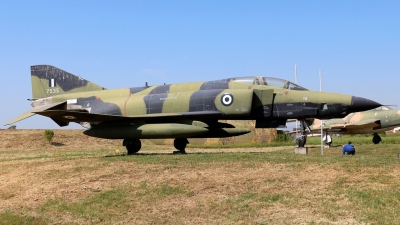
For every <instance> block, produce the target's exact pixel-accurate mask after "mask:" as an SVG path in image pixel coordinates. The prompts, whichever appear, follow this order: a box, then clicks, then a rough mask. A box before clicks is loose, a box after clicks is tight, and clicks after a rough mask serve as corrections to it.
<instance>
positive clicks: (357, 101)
mask: <svg viewBox="0 0 400 225" xmlns="http://www.w3.org/2000/svg"><path fill="white" fill-rule="evenodd" d="M379 106H382V105H381V104H380V103H377V102H375V101H372V100H369V99H366V98H361V97H356V96H353V97H352V98H351V106H350V107H348V108H349V110H350V111H351V112H361V111H365V110H370V109H375V108H377V107H379Z"/></svg>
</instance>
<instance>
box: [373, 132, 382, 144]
mask: <svg viewBox="0 0 400 225" xmlns="http://www.w3.org/2000/svg"><path fill="white" fill-rule="evenodd" d="M381 141H382V138H381V136H379V134H377V133H375V134H374V137H373V138H372V142H373V143H374V144H379V142H381Z"/></svg>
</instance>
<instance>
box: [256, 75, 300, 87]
mask: <svg viewBox="0 0 400 225" xmlns="http://www.w3.org/2000/svg"><path fill="white" fill-rule="evenodd" d="M263 81H264V85H269V86H274V87H280V88H285V89H290V90H307V89H306V88H303V87H302V86H299V85H297V84H294V83H292V82H290V81H287V80H282V79H279V78H274V77H264V78H263Z"/></svg>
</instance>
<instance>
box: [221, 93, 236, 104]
mask: <svg viewBox="0 0 400 225" xmlns="http://www.w3.org/2000/svg"><path fill="white" fill-rule="evenodd" d="M221 103H222V105H224V106H230V105H232V103H233V95H231V94H223V95H222V97H221Z"/></svg>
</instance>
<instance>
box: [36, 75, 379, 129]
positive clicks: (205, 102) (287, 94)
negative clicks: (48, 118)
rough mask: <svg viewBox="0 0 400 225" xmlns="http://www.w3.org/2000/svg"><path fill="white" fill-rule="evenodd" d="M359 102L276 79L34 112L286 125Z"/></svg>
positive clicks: (111, 97)
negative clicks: (202, 116)
mask: <svg viewBox="0 0 400 225" xmlns="http://www.w3.org/2000/svg"><path fill="white" fill-rule="evenodd" d="M268 82H270V83H273V85H275V86H272V85H269V84H268ZM278 85H282V86H278ZM359 99H361V100H362V101H364V100H365V99H363V98H358V97H354V96H350V95H345V94H337V93H327V92H315V91H309V90H307V89H305V88H302V87H300V86H298V85H295V84H293V83H291V82H289V81H285V80H280V79H276V78H267V77H244V78H230V79H222V80H216V81H209V82H193V83H181V84H171V85H159V86H144V87H134V88H122V89H113V90H99V91H88V92H78V93H68V94H59V95H55V96H53V97H49V98H45V99H40V100H37V101H35V102H33V106H38V105H42V104H43V103H44V102H46V103H47V104H50V103H56V102H63V101H67V103H68V109H83V110H86V111H87V112H89V113H94V114H104V115H119V116H126V117H130V116H137V115H148V114H161V113H191V114H194V113H201V112H220V114H215V115H214V116H210V117H214V118H215V119H230V118H234V119H241V120H243V119H270V118H274V119H277V120H281V121H284V120H286V119H301V118H333V117H344V116H346V115H347V114H348V113H351V112H352V111H354V110H359V108H357V109H355V108H354V107H353V106H354V103H355V102H356V100H359ZM366 102H367V103H369V102H368V101H366ZM370 102H372V104H377V103H375V102H373V101H370ZM357 107H359V106H358V105H357ZM362 107H363V106H361V108H362ZM366 107H369V106H366ZM280 123H283V122H280Z"/></svg>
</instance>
